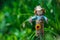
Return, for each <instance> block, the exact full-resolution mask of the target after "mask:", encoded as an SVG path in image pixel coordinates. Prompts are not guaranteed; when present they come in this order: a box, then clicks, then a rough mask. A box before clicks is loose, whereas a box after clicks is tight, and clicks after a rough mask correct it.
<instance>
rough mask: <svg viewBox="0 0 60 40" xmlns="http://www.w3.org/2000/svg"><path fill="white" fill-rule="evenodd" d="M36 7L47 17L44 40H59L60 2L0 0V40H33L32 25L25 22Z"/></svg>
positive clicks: (54, 0)
mask: <svg viewBox="0 0 60 40" xmlns="http://www.w3.org/2000/svg"><path fill="white" fill-rule="evenodd" d="M37 5H41V6H42V7H43V8H44V9H45V10H46V13H45V16H46V17H48V24H46V23H45V24H44V25H45V26H44V31H45V40H60V39H59V38H60V36H59V35H60V18H59V17H60V0H0V40H34V39H35V28H34V25H33V26H31V25H30V23H29V22H27V20H28V18H29V17H31V16H33V15H34V8H35V7H36V6H37ZM23 23H25V27H23V25H24V24H23Z"/></svg>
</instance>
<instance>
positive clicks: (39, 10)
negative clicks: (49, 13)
mask: <svg viewBox="0 0 60 40" xmlns="http://www.w3.org/2000/svg"><path fill="white" fill-rule="evenodd" d="M42 9H43V8H41V7H40V6H37V7H36V8H35V13H36V14H37V15H42V14H43V10H42Z"/></svg>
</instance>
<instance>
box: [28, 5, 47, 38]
mask: <svg viewBox="0 0 60 40" xmlns="http://www.w3.org/2000/svg"><path fill="white" fill-rule="evenodd" d="M34 13H35V15H34V16H32V17H31V18H30V19H29V21H30V23H31V24H32V22H33V21H36V25H35V29H36V36H38V37H39V36H40V33H41V34H42V36H44V20H45V21H46V22H47V17H46V16H44V13H45V10H44V9H43V8H41V6H36V8H35V10H34Z"/></svg>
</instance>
